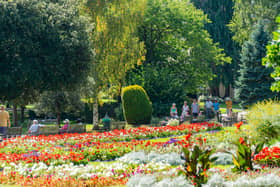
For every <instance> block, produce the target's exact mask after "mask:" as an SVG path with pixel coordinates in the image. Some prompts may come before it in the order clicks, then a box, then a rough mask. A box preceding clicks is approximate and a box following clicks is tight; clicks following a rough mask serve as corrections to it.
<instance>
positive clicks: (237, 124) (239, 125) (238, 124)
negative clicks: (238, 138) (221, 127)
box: [234, 121, 243, 130]
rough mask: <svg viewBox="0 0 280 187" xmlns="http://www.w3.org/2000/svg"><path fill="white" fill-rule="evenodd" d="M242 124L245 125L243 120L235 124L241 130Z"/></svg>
mask: <svg viewBox="0 0 280 187" xmlns="http://www.w3.org/2000/svg"><path fill="white" fill-rule="evenodd" d="M241 125H243V122H242V121H240V122H239V123H235V124H234V126H235V127H236V128H237V129H238V130H239V129H240V127H241Z"/></svg>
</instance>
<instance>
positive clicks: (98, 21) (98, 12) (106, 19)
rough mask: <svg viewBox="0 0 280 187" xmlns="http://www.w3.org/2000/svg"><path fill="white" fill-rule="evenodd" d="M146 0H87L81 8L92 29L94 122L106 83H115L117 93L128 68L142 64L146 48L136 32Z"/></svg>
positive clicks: (95, 121) (94, 121)
mask: <svg viewBox="0 0 280 187" xmlns="http://www.w3.org/2000/svg"><path fill="white" fill-rule="evenodd" d="M145 5H146V3H145V0H117V1H111V0H104V1H100V0H88V1H87V3H86V4H85V7H84V12H86V13H87V14H89V15H90V17H91V19H92V22H94V23H95V29H94V31H93V32H92V33H91V34H92V41H93V44H94V46H95V61H94V63H93V71H92V73H91V78H89V80H90V81H89V82H88V85H91V88H92V90H91V91H90V92H89V93H90V94H88V95H89V96H90V97H91V98H93V100H94V102H93V124H94V125H97V124H98V95H99V93H100V92H101V91H104V90H106V89H108V88H109V87H112V86H116V87H118V91H117V94H118V95H120V92H121V87H122V85H123V84H124V80H125V76H126V73H127V71H129V70H130V69H133V68H134V67H135V65H136V64H141V62H142V60H143V58H144V56H143V55H144V54H145V50H144V44H143V42H140V41H139V39H138V37H137V36H136V34H135V32H136V29H137V26H138V24H139V23H140V22H141V20H142V16H143V11H144V9H145Z"/></svg>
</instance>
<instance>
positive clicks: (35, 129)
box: [28, 120, 44, 134]
mask: <svg viewBox="0 0 280 187" xmlns="http://www.w3.org/2000/svg"><path fill="white" fill-rule="evenodd" d="M39 126H44V125H41V124H38V121H37V120H33V124H32V125H31V126H30V127H29V129H28V133H29V134H36V133H37V132H38V130H39Z"/></svg>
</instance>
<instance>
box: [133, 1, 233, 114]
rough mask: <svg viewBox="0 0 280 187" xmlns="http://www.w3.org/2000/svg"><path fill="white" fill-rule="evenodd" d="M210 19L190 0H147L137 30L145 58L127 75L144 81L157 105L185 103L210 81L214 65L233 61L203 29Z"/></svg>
mask: <svg viewBox="0 0 280 187" xmlns="http://www.w3.org/2000/svg"><path fill="white" fill-rule="evenodd" d="M208 22H209V20H208V19H207V17H206V15H205V14H203V12H202V11H201V10H198V9H196V8H195V7H194V6H193V4H192V3H191V2H190V1H189V0H182V1H180V0H175V1H174V0H148V3H147V8H146V12H145V16H144V21H143V24H142V25H140V26H139V32H138V35H139V38H140V39H141V40H142V41H143V42H144V43H145V46H146V50H147V53H146V61H145V63H144V65H143V66H142V67H141V68H138V69H137V70H135V71H133V72H132V73H131V74H130V76H128V82H129V84H139V85H143V87H144V88H145V90H146V91H147V93H148V94H149V96H150V98H151V100H152V102H153V103H157V104H158V105H160V104H165V103H170V104H171V103H173V102H176V103H177V104H178V103H183V101H184V99H186V96H187V94H189V93H192V94H193V93H196V91H197V89H198V88H199V87H200V86H204V85H207V83H208V81H209V80H211V79H212V78H213V76H214V75H213V74H212V70H211V67H212V66H213V65H214V64H223V63H224V62H230V58H228V57H225V54H224V53H223V50H222V49H220V48H218V47H217V44H214V43H213V41H212V39H211V38H210V35H209V33H208V32H207V31H206V30H205V29H204V26H205V24H206V23H208ZM155 112H157V109H155ZM167 113H168V111H167Z"/></svg>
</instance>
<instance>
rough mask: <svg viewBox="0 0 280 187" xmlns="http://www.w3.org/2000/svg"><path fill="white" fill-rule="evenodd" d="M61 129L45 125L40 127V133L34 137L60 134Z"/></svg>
mask: <svg viewBox="0 0 280 187" xmlns="http://www.w3.org/2000/svg"><path fill="white" fill-rule="evenodd" d="M58 133H59V128H58V126H57V125H44V126H39V127H38V131H37V132H36V133H34V134H33V135H51V134H58Z"/></svg>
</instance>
